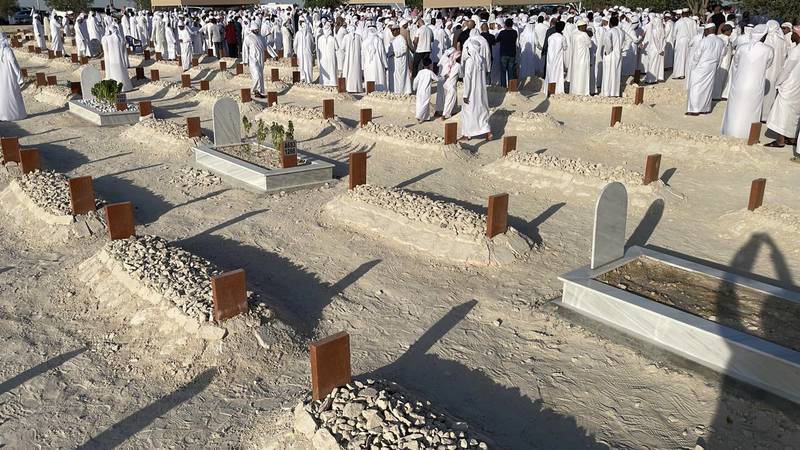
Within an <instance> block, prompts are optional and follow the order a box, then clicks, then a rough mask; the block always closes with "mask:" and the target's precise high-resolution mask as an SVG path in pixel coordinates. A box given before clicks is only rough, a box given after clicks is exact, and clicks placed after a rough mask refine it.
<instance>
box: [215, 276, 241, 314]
mask: <svg viewBox="0 0 800 450" xmlns="http://www.w3.org/2000/svg"><path fill="white" fill-rule="evenodd" d="M211 293H212V296H213V299H214V320H215V321H217V322H222V321H223V320H227V319H230V318H231V317H235V316H238V315H239V314H244V313H246V312H247V280H246V278H245V273H244V270H243V269H238V270H234V271H231V272H225V273H222V274H219V275H216V276H213V277H211Z"/></svg>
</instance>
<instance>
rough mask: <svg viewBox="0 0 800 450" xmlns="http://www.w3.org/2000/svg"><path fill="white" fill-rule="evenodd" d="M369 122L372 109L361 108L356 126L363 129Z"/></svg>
mask: <svg viewBox="0 0 800 450" xmlns="http://www.w3.org/2000/svg"><path fill="white" fill-rule="evenodd" d="M370 122H372V108H361V110H360V111H359V120H358V124H359V125H360V126H362V127H363V126H364V125H366V124H368V123H370Z"/></svg>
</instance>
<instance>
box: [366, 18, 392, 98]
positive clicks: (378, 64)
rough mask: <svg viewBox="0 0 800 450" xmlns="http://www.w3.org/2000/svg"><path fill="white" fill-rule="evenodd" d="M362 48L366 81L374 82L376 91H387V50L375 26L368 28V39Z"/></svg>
mask: <svg viewBox="0 0 800 450" xmlns="http://www.w3.org/2000/svg"><path fill="white" fill-rule="evenodd" d="M361 48H362V50H363V51H364V81H367V82H369V81H374V82H375V90H376V91H385V90H387V88H388V87H387V85H386V69H387V61H386V49H385V48H384V46H383V39H381V37H380V35H378V30H377V28H375V25H370V26H369V27H367V33H366V37H365V38H364V41H363V42H362V43H361Z"/></svg>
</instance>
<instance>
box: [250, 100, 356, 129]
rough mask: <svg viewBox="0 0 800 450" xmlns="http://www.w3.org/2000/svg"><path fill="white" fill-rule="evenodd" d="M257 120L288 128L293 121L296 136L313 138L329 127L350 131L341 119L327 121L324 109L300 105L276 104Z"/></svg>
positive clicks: (257, 117) (258, 116)
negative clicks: (275, 123) (276, 123)
mask: <svg viewBox="0 0 800 450" xmlns="http://www.w3.org/2000/svg"><path fill="white" fill-rule="evenodd" d="M256 119H263V120H264V121H265V122H267V123H270V122H278V123H280V124H282V125H284V126H288V124H289V121H290V120H291V121H292V122H294V124H295V134H296V135H300V136H304V137H313V136H316V135H317V134H319V133H320V132H322V131H323V130H324V129H326V128H328V127H331V126H332V127H334V128H335V129H337V130H344V129H349V127H348V126H347V125H345V124H344V123H343V122H342V121H341V120H340V119H339V118H337V117H334V118H333V119H326V118H325V117H324V116H323V114H322V108H306V107H304V106H298V105H287V104H282V103H274V104H273V105H272V106H270V107H268V108H266V109H264V111H263V112H262V113H260V114H258V115H257V116H256Z"/></svg>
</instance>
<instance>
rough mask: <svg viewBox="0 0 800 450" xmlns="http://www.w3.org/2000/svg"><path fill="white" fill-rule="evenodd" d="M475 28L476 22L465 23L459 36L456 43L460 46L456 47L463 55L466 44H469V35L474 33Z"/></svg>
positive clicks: (468, 21)
mask: <svg viewBox="0 0 800 450" xmlns="http://www.w3.org/2000/svg"><path fill="white" fill-rule="evenodd" d="M473 28H475V22H474V21H472V20H465V21H464V24H463V27H462V28H461V34H459V35H458V40H457V41H456V43H457V44H458V45H457V46H456V50H458V51H460V52H462V53H463V52H464V43H465V42H467V39H469V33H470V32H471V31H472V29H473Z"/></svg>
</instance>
